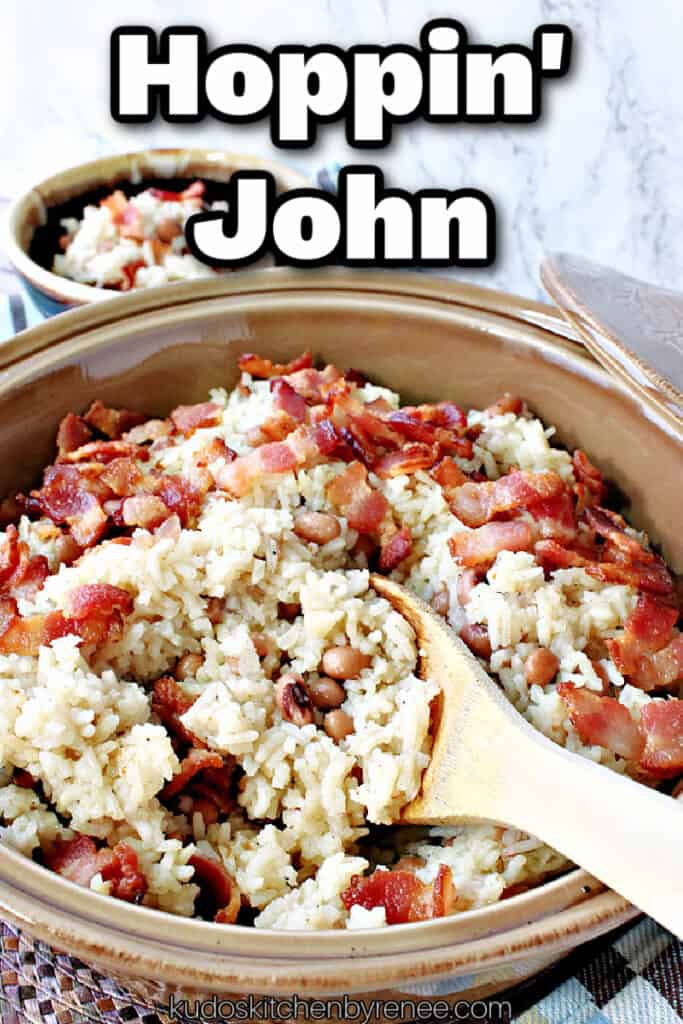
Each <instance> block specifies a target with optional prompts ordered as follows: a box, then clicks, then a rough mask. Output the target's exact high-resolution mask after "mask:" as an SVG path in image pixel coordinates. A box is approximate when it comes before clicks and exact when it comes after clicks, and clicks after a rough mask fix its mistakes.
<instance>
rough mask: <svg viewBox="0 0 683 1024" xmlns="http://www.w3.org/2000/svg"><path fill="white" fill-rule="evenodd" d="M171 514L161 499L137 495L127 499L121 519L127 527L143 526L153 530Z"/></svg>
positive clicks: (152, 495)
mask: <svg viewBox="0 0 683 1024" xmlns="http://www.w3.org/2000/svg"><path fill="white" fill-rule="evenodd" d="M169 515H170V513H169V510H168V509H167V507H166V505H164V503H163V501H162V500H161V498H157V497H156V496H155V495H154V494H135V495H133V496H132V497H130V498H126V500H125V501H124V502H123V505H122V506H121V518H122V520H123V522H124V523H125V525H126V526H141V527H142V528H143V529H145V530H153V529H154V527H155V526H160V525H161V523H163V522H164V520H165V519H168V517H169Z"/></svg>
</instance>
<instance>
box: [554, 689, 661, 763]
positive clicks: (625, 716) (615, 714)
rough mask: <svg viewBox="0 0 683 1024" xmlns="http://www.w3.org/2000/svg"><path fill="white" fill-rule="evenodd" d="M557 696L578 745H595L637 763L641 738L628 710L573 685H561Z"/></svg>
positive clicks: (615, 702)
mask: <svg viewBox="0 0 683 1024" xmlns="http://www.w3.org/2000/svg"><path fill="white" fill-rule="evenodd" d="M557 692H558V694H559V695H560V697H561V698H562V701H563V702H564V704H565V705H566V707H567V711H568V714H569V720H570V722H571V723H572V725H573V726H574V728H575V729H576V731H577V733H578V734H579V737H580V738H581V741H582V742H583V743H588V744H593V743H595V744H597V745H598V746H600V747H605V748H606V749H607V750H611V751H612V753H614V754H618V755H619V757H624V758H626V759H627V760H629V761H638V759H639V758H640V755H641V753H642V751H643V745H644V744H643V737H642V736H641V734H640V732H639V731H638V726H637V725H636V723H635V722H634V720H633V719H632V718H631V715H630V714H629V712H628V709H627V708H625V707H624V705H623V704H620V703H619V701H618V700H615V699H614V697H604V696H603V695H602V694H600V693H594V692H593V691H591V690H587V689H586V688H585V687H583V686H581V687H577V686H574V684H573V683H560V684H559V685H558V687H557Z"/></svg>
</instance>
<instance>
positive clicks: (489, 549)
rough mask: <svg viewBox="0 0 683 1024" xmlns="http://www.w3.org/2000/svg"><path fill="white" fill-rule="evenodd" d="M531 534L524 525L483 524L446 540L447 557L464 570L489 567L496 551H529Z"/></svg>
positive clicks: (527, 526)
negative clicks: (450, 557)
mask: <svg viewBox="0 0 683 1024" xmlns="http://www.w3.org/2000/svg"><path fill="white" fill-rule="evenodd" d="M532 543H533V534H532V531H531V527H530V526H529V524H528V523H523V522H514V521H513V522H507V523H486V524H485V525H484V526H480V527H478V528H477V529H476V530H467V531H463V532H462V533H456V534H454V535H453V536H452V537H451V538H450V540H449V541H448V547H449V549H450V552H451V555H452V556H453V558H454V559H455V561H456V562H459V563H460V564H461V565H464V566H465V567H467V568H472V569H475V568H479V567H483V566H487V565H490V564H491V563H492V562H493V561H494V560H495V558H496V555H497V554H498V553H499V552H500V551H529V550H530V548H531V545H532Z"/></svg>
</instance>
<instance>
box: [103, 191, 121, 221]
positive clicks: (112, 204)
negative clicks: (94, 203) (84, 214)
mask: <svg viewBox="0 0 683 1024" xmlns="http://www.w3.org/2000/svg"><path fill="white" fill-rule="evenodd" d="M100 206H106V207H107V209H108V210H109V212H110V214H111V219H112V220H113V222H114V224H120V223H121V222H122V220H123V215H124V213H125V212H126V210H127V209H128V198H127V197H126V195H125V193H124V192H122V191H121V189H119V188H117V189H116V191H114V192H112V193H111V195H108V196H105V197H104V199H100Z"/></svg>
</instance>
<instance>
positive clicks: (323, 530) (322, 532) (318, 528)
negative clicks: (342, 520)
mask: <svg viewBox="0 0 683 1024" xmlns="http://www.w3.org/2000/svg"><path fill="white" fill-rule="evenodd" d="M294 533H295V534H296V535H297V537H301V539H302V540H307V541H310V542H311V543H312V544H320V545H322V544H329V542H330V541H331V540H336V538H337V537H338V536H339V534H340V533H341V526H340V524H339V520H338V519H337V517H336V516H332V515H329V514H328V513H327V512H299V514H298V515H297V516H296V518H295V520H294Z"/></svg>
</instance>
